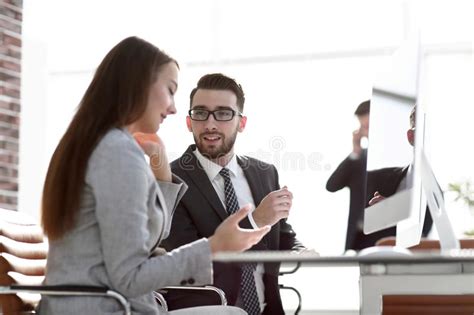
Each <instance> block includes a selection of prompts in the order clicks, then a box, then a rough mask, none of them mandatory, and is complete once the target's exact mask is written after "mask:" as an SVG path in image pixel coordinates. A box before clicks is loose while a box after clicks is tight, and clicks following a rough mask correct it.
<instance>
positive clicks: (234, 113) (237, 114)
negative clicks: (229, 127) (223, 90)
mask: <svg viewBox="0 0 474 315" xmlns="http://www.w3.org/2000/svg"><path fill="white" fill-rule="evenodd" d="M194 110H202V111H205V112H207V117H206V119H204V120H199V119H193V117H192V115H191V113H192V111H194ZM219 111H231V112H232V117H231V118H230V119H228V120H220V119H217V117H216V115H215V112H219ZM188 115H189V118H191V120H193V121H207V120H208V119H209V116H211V115H212V117H214V120H215V121H231V120H232V119H234V117H235V116H240V117H243V116H244V114H243V113H241V112H239V111H238V110H234V109H232V108H219V109H216V110H208V109H205V108H191V109H190V110H188Z"/></svg>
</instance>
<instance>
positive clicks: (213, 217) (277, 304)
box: [162, 145, 303, 314]
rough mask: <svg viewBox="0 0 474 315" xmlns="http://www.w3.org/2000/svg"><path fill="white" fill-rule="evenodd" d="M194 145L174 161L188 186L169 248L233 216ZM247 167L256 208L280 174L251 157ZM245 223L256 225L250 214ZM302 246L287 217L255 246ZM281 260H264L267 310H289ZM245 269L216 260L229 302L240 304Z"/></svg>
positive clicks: (173, 166)
mask: <svg viewBox="0 0 474 315" xmlns="http://www.w3.org/2000/svg"><path fill="white" fill-rule="evenodd" d="M194 150H195V146H194V145H192V146H190V147H189V148H188V150H187V151H186V152H185V153H184V154H183V155H182V156H181V157H180V158H179V159H177V160H175V161H173V162H172V163H171V170H172V172H173V173H174V174H176V175H178V176H179V177H181V178H182V179H183V180H184V181H185V182H186V184H188V186H189V188H188V190H187V192H186V193H185V195H184V196H183V198H182V199H181V201H180V203H179V205H178V207H177V208H176V211H175V213H174V216H173V221H172V225H171V232H170V236H169V237H168V238H167V239H166V240H165V241H164V242H163V243H162V246H164V247H165V248H166V249H167V250H172V249H174V248H176V247H179V246H181V245H184V244H187V243H190V242H192V241H195V240H197V239H200V238H202V237H209V236H211V235H212V234H214V231H215V229H216V228H217V226H218V225H219V224H220V223H221V222H222V221H223V220H225V219H226V218H227V217H228V214H227V212H226V210H225V208H224V206H223V204H222V202H221V201H220V199H219V197H218V195H217V193H216V192H215V190H214V187H213V186H212V183H211V182H210V180H209V178H208V177H207V174H206V173H205V171H204V170H203V168H202V166H201V165H200V164H199V161H198V160H197V158H196V156H195V155H194V153H193V151H194ZM237 161H238V163H239V165H240V167H241V168H242V169H243V171H244V175H245V177H246V178H247V181H248V184H249V186H250V190H251V191H252V195H253V200H254V202H255V206H258V205H259V204H260V202H261V201H262V199H263V198H264V197H265V196H266V195H267V194H268V193H270V192H272V191H274V190H277V189H279V188H280V186H279V183H278V172H277V170H276V168H275V167H274V166H273V165H270V164H267V163H264V162H262V161H259V160H256V159H253V158H250V157H237ZM241 226H242V227H246V228H251V225H250V222H249V220H248V219H247V218H245V219H244V220H243V221H242V222H241ZM301 248H303V246H302V245H301V243H300V242H299V241H298V240H297V239H296V234H295V232H294V231H293V229H292V228H291V226H290V225H289V224H288V223H287V222H286V220H281V221H280V222H278V223H277V224H275V225H274V226H273V227H272V229H271V231H270V232H269V233H268V234H267V235H266V236H265V237H264V238H263V240H262V241H261V242H260V243H258V244H256V245H255V246H254V247H253V248H252V249H253V250H255V249H257V250H266V249H268V250H291V249H301ZM278 271H279V265H278V264H265V274H264V277H263V281H264V285H265V303H266V304H267V305H266V307H265V310H264V314H284V312H283V306H282V303H281V298H280V293H279V290H278ZM240 276H241V270H240V267H239V266H238V265H236V264H219V263H215V264H214V285H215V286H217V287H219V288H221V289H222V290H224V292H225V293H226V296H227V299H228V303H229V305H235V303H236V300H237V297H238V295H239V289H240Z"/></svg>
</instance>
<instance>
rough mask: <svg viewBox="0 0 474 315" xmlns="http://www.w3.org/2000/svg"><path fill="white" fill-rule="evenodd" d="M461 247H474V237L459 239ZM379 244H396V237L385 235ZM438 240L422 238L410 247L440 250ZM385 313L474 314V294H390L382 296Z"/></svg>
mask: <svg viewBox="0 0 474 315" xmlns="http://www.w3.org/2000/svg"><path fill="white" fill-rule="evenodd" d="M459 243H460V245H461V248H463V249H464V248H466V249H467V248H474V239H461V240H459ZM376 245H377V246H395V237H393V236H390V237H385V238H382V239H381V240H379V241H377V243H376ZM440 248H441V247H440V243H439V241H437V240H428V239H422V240H421V241H420V244H418V245H416V246H413V247H411V248H410V250H412V251H417V250H440ZM382 309H383V311H382V314H383V315H411V314H426V315H431V314H433V315H435V314H436V315H442V314H446V315H448V314H449V315H453V314H457V315H462V314H474V295H473V294H465V295H441V294H438V295H401V294H390V295H384V296H383V297H382Z"/></svg>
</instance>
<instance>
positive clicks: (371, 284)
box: [214, 250, 474, 315]
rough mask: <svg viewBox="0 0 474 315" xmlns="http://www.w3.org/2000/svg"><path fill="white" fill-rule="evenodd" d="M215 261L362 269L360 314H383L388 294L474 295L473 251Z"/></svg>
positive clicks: (223, 256) (275, 254)
mask: <svg viewBox="0 0 474 315" xmlns="http://www.w3.org/2000/svg"><path fill="white" fill-rule="evenodd" d="M214 261H218V262H228V263H243V262H277V263H295V262H296V263H298V262H299V263H301V264H302V265H303V266H313V267H319V266H359V269H360V279H359V285H360V314H370V315H372V314H380V313H381V309H382V296H383V295H387V294H474V250H460V251H453V252H450V253H439V252H416V253H413V255H411V256H397V257H395V256H393V257H389V256H385V257H376V256H361V257H359V256H317V255H315V254H313V253H304V252H303V253H294V252H286V251H262V252H260V251H249V252H245V253H219V254H217V255H215V257H214Z"/></svg>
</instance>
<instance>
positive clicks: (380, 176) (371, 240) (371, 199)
mask: <svg viewBox="0 0 474 315" xmlns="http://www.w3.org/2000/svg"><path fill="white" fill-rule="evenodd" d="M415 129H416V106H415V107H413V110H412V111H411V113H410V128H409V129H408V130H407V139H408V142H409V143H410V145H411V146H413V145H414V144H415ZM410 172H412V166H411V164H410V165H408V166H405V167H387V168H382V169H378V170H373V171H369V172H367V199H366V200H367V201H368V203H367V206H371V205H374V204H376V203H377V202H380V201H382V200H383V199H385V198H387V197H390V196H392V195H394V194H395V193H397V192H399V191H402V190H404V189H408V188H410V184H409V183H408V180H407V178H409V176H408V175H409V174H410ZM432 225H433V219H432V218H431V214H430V211H429V209H428V208H426V215H425V221H424V223H423V229H422V236H424V237H426V236H427V235H428V233H429V232H430V230H431V227H432ZM395 233H396V227H391V228H388V229H384V230H381V231H378V232H375V233H371V234H368V235H363V233H362V235H358V237H359V241H360V243H361V244H362V245H363V246H364V247H369V246H374V245H375V243H376V242H377V241H378V240H379V239H381V238H384V237H387V236H394V235H395Z"/></svg>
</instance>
